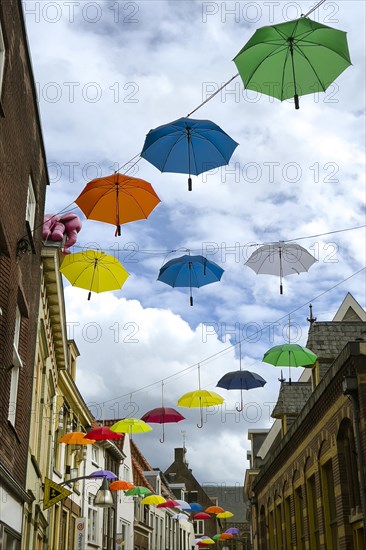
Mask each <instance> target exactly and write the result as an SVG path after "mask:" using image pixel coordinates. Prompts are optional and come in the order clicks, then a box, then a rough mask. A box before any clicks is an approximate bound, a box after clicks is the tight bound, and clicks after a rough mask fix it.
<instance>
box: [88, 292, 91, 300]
mask: <svg viewBox="0 0 366 550" xmlns="http://www.w3.org/2000/svg"><path fill="white" fill-rule="evenodd" d="M90 298H91V292H90V291H89V294H88V300H90Z"/></svg>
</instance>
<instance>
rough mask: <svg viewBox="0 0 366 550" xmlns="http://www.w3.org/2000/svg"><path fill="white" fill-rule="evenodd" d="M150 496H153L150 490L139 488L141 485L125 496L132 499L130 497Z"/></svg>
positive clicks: (130, 490) (127, 492)
mask: <svg viewBox="0 0 366 550" xmlns="http://www.w3.org/2000/svg"><path fill="white" fill-rule="evenodd" d="M150 494H151V491H150V489H148V488H147V487H142V486H139V485H137V486H136V487H134V488H133V489H129V490H128V491H126V492H125V495H126V496H128V497H130V496H136V497H141V496H146V495H150Z"/></svg>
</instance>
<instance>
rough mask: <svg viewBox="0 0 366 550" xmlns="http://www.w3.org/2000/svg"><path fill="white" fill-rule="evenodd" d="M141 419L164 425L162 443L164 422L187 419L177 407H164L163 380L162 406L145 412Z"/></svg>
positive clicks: (162, 383)
mask: <svg viewBox="0 0 366 550" xmlns="http://www.w3.org/2000/svg"><path fill="white" fill-rule="evenodd" d="M141 420H143V421H144V422H147V423H149V424H151V423H152V424H162V426H163V437H162V439H160V443H164V424H168V423H170V422H181V420H185V418H184V416H182V415H181V414H180V413H179V412H178V411H176V410H175V409H170V408H167V407H164V382H163V381H162V382H161V407H157V408H156V409H152V410H151V411H148V412H147V413H145V414H144V416H142V417H141Z"/></svg>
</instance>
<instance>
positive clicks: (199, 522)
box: [193, 519, 205, 535]
mask: <svg viewBox="0 0 366 550" xmlns="http://www.w3.org/2000/svg"><path fill="white" fill-rule="evenodd" d="M193 523H194V534H195V535H204V534H205V522H204V520H203V519H195V520H194V521H193Z"/></svg>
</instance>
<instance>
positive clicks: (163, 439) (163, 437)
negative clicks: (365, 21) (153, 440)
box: [159, 422, 165, 443]
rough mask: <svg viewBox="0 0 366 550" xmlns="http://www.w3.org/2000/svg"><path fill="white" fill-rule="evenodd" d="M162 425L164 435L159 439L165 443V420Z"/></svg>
mask: <svg viewBox="0 0 366 550" xmlns="http://www.w3.org/2000/svg"><path fill="white" fill-rule="evenodd" d="M162 426H163V434H162V437H161V438H160V439H159V441H160V443H164V441H165V433H164V422H163V423H162Z"/></svg>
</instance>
